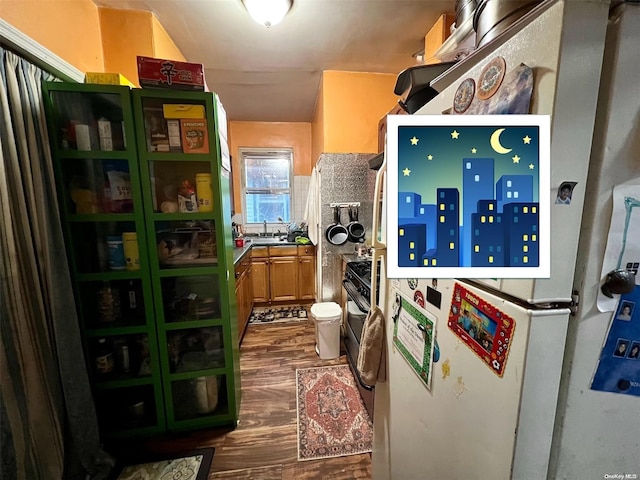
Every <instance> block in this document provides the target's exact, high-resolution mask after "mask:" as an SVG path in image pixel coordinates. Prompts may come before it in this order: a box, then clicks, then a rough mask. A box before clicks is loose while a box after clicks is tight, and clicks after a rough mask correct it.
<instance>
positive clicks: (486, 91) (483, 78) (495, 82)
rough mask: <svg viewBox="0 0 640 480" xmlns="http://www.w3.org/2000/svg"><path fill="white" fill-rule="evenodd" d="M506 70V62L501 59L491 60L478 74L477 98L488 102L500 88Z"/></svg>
mask: <svg viewBox="0 0 640 480" xmlns="http://www.w3.org/2000/svg"><path fill="white" fill-rule="evenodd" d="M506 69H507V62H506V61H505V59H504V58H502V57H495V58H493V59H492V60H491V61H490V62H489V63H488V64H487V65H486V66H485V67H484V68H483V69H482V72H480V78H479V79H478V89H477V90H478V93H477V95H478V98H479V99H480V100H488V99H489V98H491V97H492V96H493V95H494V94H495V93H496V92H497V91H498V88H500V85H501V84H502V80H503V79H504V74H505V71H506Z"/></svg>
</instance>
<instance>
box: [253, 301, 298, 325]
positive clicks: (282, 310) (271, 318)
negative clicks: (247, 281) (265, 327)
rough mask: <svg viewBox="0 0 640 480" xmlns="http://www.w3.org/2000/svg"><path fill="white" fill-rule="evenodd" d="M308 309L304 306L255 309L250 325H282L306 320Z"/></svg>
mask: <svg viewBox="0 0 640 480" xmlns="http://www.w3.org/2000/svg"><path fill="white" fill-rule="evenodd" d="M307 317H308V314H307V309H306V308H305V307H304V306H303V305H286V306H283V307H254V308H253V310H252V311H251V316H250V317H249V323H253V324H256V323H282V322H297V321H299V320H306V319H307Z"/></svg>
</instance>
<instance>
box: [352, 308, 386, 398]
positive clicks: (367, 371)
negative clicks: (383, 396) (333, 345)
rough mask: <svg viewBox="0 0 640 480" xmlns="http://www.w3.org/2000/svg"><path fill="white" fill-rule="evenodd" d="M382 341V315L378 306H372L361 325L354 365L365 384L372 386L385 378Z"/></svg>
mask: <svg viewBox="0 0 640 480" xmlns="http://www.w3.org/2000/svg"><path fill="white" fill-rule="evenodd" d="M384 341H385V339H384V315H383V313H382V311H381V310H380V309H379V308H378V307H373V308H372V309H371V310H369V313H368V314H367V318H366V319H365V321H364V326H363V327H362V336H361V337H360V350H359V352H358V363H357V365H356V368H357V369H358V372H359V373H360V377H361V378H362V381H363V382H364V383H366V384H367V385H371V386H373V385H375V384H376V382H378V381H379V382H384V381H385V379H386V365H385V361H384V346H385V343H384Z"/></svg>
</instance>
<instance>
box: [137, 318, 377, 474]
mask: <svg viewBox="0 0 640 480" xmlns="http://www.w3.org/2000/svg"><path fill="white" fill-rule="evenodd" d="M341 353H342V355H341V356H340V357H339V358H337V359H333V360H322V359H320V358H319V357H318V354H317V353H316V351H315V327H314V325H313V322H312V321H310V320H305V321H295V322H291V323H277V324H261V325H251V324H250V325H248V326H247V331H246V333H245V336H244V340H243V342H242V347H241V349H240V371H241V387H242V400H241V402H240V415H239V421H238V425H237V426H236V428H235V429H229V428H226V429H207V430H200V431H196V432H190V433H185V434H180V435H164V436H161V437H158V438H155V439H151V440H148V441H146V442H143V443H142V444H141V447H140V448H142V449H144V450H147V451H150V452H154V453H167V452H175V451H179V450H185V451H186V450H191V449H195V448H202V447H207V446H212V447H214V448H215V449H216V451H215V454H214V456H213V462H212V465H211V469H210V472H209V480H214V479H215V480H230V479H234V480H311V479H313V480H316V479H322V480H325V479H332V480H353V479H368V478H371V457H370V455H369V454H360V455H350V456H346V457H338V458H327V459H322V460H312V461H304V462H299V461H298V449H297V439H298V431H297V417H296V408H297V406H296V405H297V400H296V396H297V392H296V370H297V369H300V368H313V367H321V366H327V365H342V364H346V363H347V359H346V356H345V355H344V352H341Z"/></svg>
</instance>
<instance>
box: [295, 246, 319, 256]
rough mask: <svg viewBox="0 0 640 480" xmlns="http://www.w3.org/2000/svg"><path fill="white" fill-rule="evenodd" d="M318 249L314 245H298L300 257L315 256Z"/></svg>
mask: <svg viewBox="0 0 640 480" xmlns="http://www.w3.org/2000/svg"><path fill="white" fill-rule="evenodd" d="M315 254H316V247H315V246H313V245H298V256H301V255H315Z"/></svg>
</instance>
